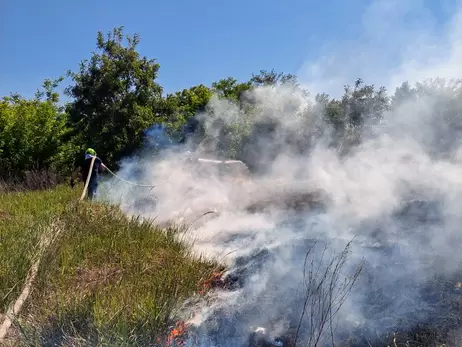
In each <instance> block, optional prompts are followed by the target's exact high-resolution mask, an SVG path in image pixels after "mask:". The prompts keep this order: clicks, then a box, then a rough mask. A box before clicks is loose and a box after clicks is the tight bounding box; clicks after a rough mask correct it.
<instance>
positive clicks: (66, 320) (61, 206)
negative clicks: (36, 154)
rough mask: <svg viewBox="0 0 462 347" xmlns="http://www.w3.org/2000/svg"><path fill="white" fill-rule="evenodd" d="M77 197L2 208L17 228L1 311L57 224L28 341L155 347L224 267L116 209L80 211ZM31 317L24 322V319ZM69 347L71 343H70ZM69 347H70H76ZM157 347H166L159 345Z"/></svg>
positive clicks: (64, 194) (49, 195) (1, 201)
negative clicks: (173, 319) (183, 308)
mask: <svg viewBox="0 0 462 347" xmlns="http://www.w3.org/2000/svg"><path fill="white" fill-rule="evenodd" d="M79 192H80V189H76V190H74V191H72V190H71V189H69V188H63V187H61V188H58V189H55V190H53V191H43V192H33V193H15V194H9V195H4V196H2V197H1V198H0V206H1V207H0V208H3V209H4V210H5V211H6V213H8V214H10V215H9V216H8V217H7V218H9V219H10V220H13V221H14V223H13V224H10V223H9V222H6V219H5V221H1V222H0V223H2V224H1V225H2V228H3V229H1V230H2V235H3V234H5V235H7V236H8V237H2V239H3V241H2V242H3V243H2V250H3V251H6V252H5V253H3V252H2V259H3V260H5V261H7V263H8V264H9V265H8V266H9V270H8V272H7V273H2V276H3V277H1V278H0V283H2V284H1V287H0V288H1V290H2V292H1V293H2V297H3V296H4V295H5V294H6V293H7V292H9V294H8V295H6V298H5V300H3V301H2V304H3V308H5V305H6V304H7V303H8V302H9V301H11V299H12V298H14V297H16V296H17V294H18V290H19V289H20V287H21V285H18V286H16V288H18V289H14V290H11V288H13V287H14V285H15V284H16V283H18V284H21V283H23V281H24V278H25V276H26V274H27V270H28V267H29V266H30V259H31V257H32V255H33V253H34V251H35V250H36V244H37V242H38V240H39V237H40V233H41V232H42V231H43V230H44V228H46V227H47V226H49V225H50V223H51V222H52V221H53V222H54V224H55V225H58V227H59V228H60V233H59V236H58V238H57V239H56V240H55V241H54V243H53V244H52V245H51V246H50V247H49V248H48V249H47V251H46V252H45V254H44V256H43V258H42V263H41V264H42V265H41V267H40V269H39V272H38V274H37V278H36V282H35V285H34V290H33V292H32V294H31V297H30V298H29V299H28V302H27V303H26V305H25V311H24V312H23V316H22V317H23V319H21V320H20V321H19V322H17V323H18V324H19V327H20V331H21V334H22V341H23V342H27V343H29V344H30V343H33V344H38V345H62V344H65V343H71V345H84V346H94V345H111V346H114V345H116V346H118V345H124V346H148V345H152V344H154V343H157V341H158V339H160V341H162V339H163V338H164V337H165V336H166V333H167V330H168V325H169V323H171V317H172V316H173V315H174V313H175V310H176V309H177V308H179V306H180V305H181V303H182V302H183V300H184V299H186V298H188V297H190V296H192V295H195V294H196V293H199V291H200V290H201V289H202V288H201V283H202V282H204V281H205V280H206V279H207V278H209V277H210V276H211V274H212V273H213V271H214V270H216V268H217V266H218V265H217V264H216V263H215V262H213V261H210V260H205V259H202V258H201V257H199V256H195V255H193V254H192V253H191V246H190V245H188V244H185V243H184V242H183V241H181V240H180V239H181V238H180V237H179V236H180V234H181V233H182V232H183V230H182V229H178V228H167V229H160V228H158V227H157V226H156V225H155V224H154V223H153V222H152V221H148V220H143V219H141V218H137V217H131V218H129V217H127V216H126V215H124V214H123V213H122V212H121V211H120V209H119V208H118V207H116V206H109V205H104V204H96V203H88V202H82V203H77V202H76V200H77V199H76V197H77V195H78V193H79ZM25 317H27V318H25ZM66 341H67V342H66ZM70 341H72V342H70ZM160 345H164V344H163V343H162V342H161V343H160Z"/></svg>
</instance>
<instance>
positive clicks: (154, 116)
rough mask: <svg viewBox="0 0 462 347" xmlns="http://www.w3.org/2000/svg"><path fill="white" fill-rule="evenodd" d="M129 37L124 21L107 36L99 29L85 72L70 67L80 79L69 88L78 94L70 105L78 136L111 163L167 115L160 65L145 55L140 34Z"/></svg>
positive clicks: (133, 147) (82, 67)
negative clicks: (163, 99) (93, 50)
mask: <svg viewBox="0 0 462 347" xmlns="http://www.w3.org/2000/svg"><path fill="white" fill-rule="evenodd" d="M125 39H126V40H125V41H126V44H124V43H125V42H124V34H123V27H120V28H116V29H113V30H112V32H109V33H108V34H107V37H106V38H105V37H104V36H103V33H102V32H98V35H97V52H95V53H93V55H92V57H91V59H90V60H89V61H88V60H85V61H82V62H81V64H80V70H79V72H77V73H73V72H69V76H70V77H71V78H72V80H73V82H74V84H73V85H72V86H70V87H68V88H67V89H66V93H67V95H69V96H71V97H72V98H73V99H74V100H73V101H72V102H71V103H70V104H68V108H67V112H68V114H69V125H70V127H72V129H73V133H72V135H73V136H74V140H75V141H76V143H79V144H80V145H81V147H83V146H92V147H94V148H95V149H96V150H97V151H98V153H99V154H100V155H102V157H103V158H104V160H105V162H107V163H109V165H114V164H116V163H117V161H118V160H119V159H121V158H122V157H124V156H127V155H130V154H131V153H133V151H135V150H136V149H138V148H140V147H141V146H142V144H143V140H144V136H145V130H146V129H147V128H149V127H150V126H151V125H152V124H154V123H161V122H163V121H165V119H164V115H163V114H161V110H162V87H161V86H160V85H159V84H158V83H156V81H155V80H156V78H157V75H158V71H159V67H160V65H159V64H158V63H156V62H155V60H149V59H147V58H146V57H142V58H141V57H140V54H139V53H138V52H137V50H136V49H137V45H138V44H139V42H140V37H139V36H138V34H135V35H133V36H126V37H125ZM82 149H83V148H82Z"/></svg>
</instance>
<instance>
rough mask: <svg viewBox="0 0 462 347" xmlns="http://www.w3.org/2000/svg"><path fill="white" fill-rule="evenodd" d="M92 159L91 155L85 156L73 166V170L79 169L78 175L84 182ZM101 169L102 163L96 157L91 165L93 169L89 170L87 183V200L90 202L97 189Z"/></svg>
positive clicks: (102, 167)
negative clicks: (79, 174) (89, 174)
mask: <svg viewBox="0 0 462 347" xmlns="http://www.w3.org/2000/svg"><path fill="white" fill-rule="evenodd" d="M92 158H93V156H92V155H88V154H86V155H85V157H84V158H82V159H81V160H79V161H78V162H77V163H76V165H75V168H74V170H77V169H78V168H80V173H81V175H82V179H83V181H84V182H85V181H86V180H87V177H88V172H89V170H90V164H91V160H92ZM103 169H104V164H103V162H102V161H101V159H100V158H98V157H96V159H95V162H94V163H93V169H92V170H91V176H90V182H88V198H89V199H90V200H91V199H93V197H94V196H95V193H96V190H97V189H98V179H99V174H100V173H101V172H102V171H103Z"/></svg>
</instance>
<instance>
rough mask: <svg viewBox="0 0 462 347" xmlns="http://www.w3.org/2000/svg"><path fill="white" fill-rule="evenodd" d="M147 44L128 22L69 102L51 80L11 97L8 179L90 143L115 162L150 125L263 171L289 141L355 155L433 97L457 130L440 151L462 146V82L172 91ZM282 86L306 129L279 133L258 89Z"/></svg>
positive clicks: (271, 75)
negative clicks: (223, 105)
mask: <svg viewBox="0 0 462 347" xmlns="http://www.w3.org/2000/svg"><path fill="white" fill-rule="evenodd" d="M139 41H140V37H139V35H138V34H134V35H132V36H130V35H125V33H124V31H123V28H115V29H114V30H113V31H112V32H109V33H107V34H104V33H102V32H99V33H98V34H97V40H96V48H97V50H96V52H95V53H93V54H92V55H91V57H90V58H89V59H87V60H83V61H82V62H81V64H80V67H79V69H78V70H77V72H68V76H70V77H71V79H72V83H71V85H69V86H67V88H66V89H65V90H66V94H67V95H68V96H69V97H70V101H69V102H67V103H66V104H65V105H64V106H63V105H62V103H60V99H59V95H58V93H56V92H55V89H56V87H57V86H58V85H59V84H60V83H62V78H58V79H57V80H46V81H45V82H44V85H43V88H42V90H40V91H38V92H37V94H36V97H35V98H33V99H30V100H26V99H24V98H22V97H21V96H20V95H17V94H12V95H10V96H5V97H3V98H2V101H1V103H0V119H1V122H0V168H1V176H2V177H3V178H8V177H11V176H18V175H19V176H21V175H24V173H25V172H26V171H28V170H35V169H52V170H54V171H57V172H58V173H61V174H66V173H67V172H68V170H69V167H70V166H71V165H72V163H73V162H74V160H75V159H76V157H77V156H78V155H81V153H82V151H83V150H84V148H85V147H88V146H91V147H95V148H97V150H98V154H99V155H101V157H102V158H103V160H104V161H105V162H106V163H107V164H108V165H109V166H114V167H116V166H117V164H118V163H119V162H120V160H121V159H122V158H124V157H129V156H130V155H132V154H134V153H136V151H137V150H138V149H140V148H142V147H143V146H144V145H145V144H146V137H147V134H148V130H149V129H150V128H151V127H153V126H158V125H162V126H163V127H164V128H165V129H166V131H167V134H168V136H169V138H170V139H171V141H172V142H173V143H175V142H176V143H184V142H188V143H189V144H190V145H193V146H194V147H195V149H196V150H198V151H202V152H203V153H204V155H205V154H207V155H210V156H214V157H219V158H228V159H240V160H243V161H244V162H245V163H246V164H247V165H249V167H250V168H251V169H252V170H255V171H259V170H264V169H265V168H264V166H265V164H264V163H265V162H268V160H269V159H270V158H266V157H265V156H271V155H272V154H271V153H272V152H273V154H274V153H276V152H277V148H278V147H281V146H282V145H284V146H285V145H290V146H291V147H292V148H293V149H296V151H297V152H299V153H308V152H309V151H310V149H311V148H313V146H316V144H318V143H320V142H326V141H327V142H328V145H329V146H330V147H331V148H332V149H333V150H335V151H337V152H338V153H339V154H342V153H343V154H345V153H348V152H349V151H351V150H352V149H353V148H354V147H355V146H357V145H358V144H360V143H361V140H362V139H363V138H365V137H368V136H372V135H373V134H374V131H375V129H377V127H386V126H387V122H388V120H387V112H388V113H390V112H389V111H390V110H393V109H396V108H397V107H400V106H401V105H402V104H403V103H412V102H413V101H416V100H421V99H426V100H432V102H434V103H435V106H437V107H436V108H437V109H438V110H440V117H434V118H433V122H434V124H433V126H434V127H435V129H436V130H437V131H440V132H441V134H442V133H443V132H444V130H445V129H448V128H451V129H453V130H455V132H453V133H452V134H453V136H452V137H451V138H444V139H441V138H439V136H437V135H435V138H433V139H428V141H427V142H428V146H430V147H431V146H434V147H433V148H434V152H435V155H443V153H446V154H448V153H450V151H451V149H452V148H454V146H456V145H457V141H458V140H457V133H458V131H460V129H461V126H462V124H461V121H460V120H459V119H460V117H459V114H460V112H461V110H462V96H461V93H460V82H459V81H447V80H443V79H438V76H435V79H433V80H424V81H421V82H419V83H417V84H416V85H410V84H409V83H408V82H406V81H403V84H402V86H401V87H399V88H397V89H396V90H395V91H387V90H386V89H385V88H384V87H381V86H374V85H369V84H368V83H367V81H363V80H362V79H360V78H358V79H357V80H354V81H351V85H346V86H344V93H343V95H342V96H341V97H340V98H334V97H331V96H329V95H328V94H326V93H319V94H312V93H313V92H312V91H310V90H306V89H304V87H303V86H302V85H301V84H300V83H299V82H298V80H297V77H296V76H294V75H292V74H285V73H281V72H276V71H274V70H271V71H266V70H262V71H260V72H258V73H256V74H254V75H252V76H249V80H248V81H237V80H236V79H234V78H233V77H224V78H223V79H221V80H219V81H217V82H214V83H213V84H212V85H211V86H205V85H198V86H192V87H191V88H189V89H184V90H182V91H178V92H176V93H171V94H168V95H166V96H163V95H162V86H161V85H159V84H158V83H157V82H156V78H157V74H158V71H159V69H161V62H157V61H155V60H153V59H150V58H148V57H141V56H140V55H139V53H138V52H137V45H138V44H139ZM280 85H283V86H285V87H286V88H285V90H286V93H288V94H293V95H295V94H297V95H301V96H302V97H298V96H297V97H296V98H295V97H294V98H293V101H294V103H293V104H291V105H290V107H292V108H293V110H294V111H296V113H297V118H298V120H297V124H298V125H297V127H296V128H294V129H290V130H288V129H285V130H284V134H281V133H279V132H278V129H280V125H281V123H284V122H286V123H287V121H288V120H286V119H282V118H281V117H280V116H281V115H282V114H283V113H287V109H286V110H280V113H279V114H278V111H275V109H274V108H271V110H270V108H269V107H268V108H267V109H266V110H265V109H264V108H265V107H264V106H263V107H262V106H261V104H256V102H255V100H254V99H255V94H252V93H250V91H252V90H255V89H256V88H257V89H258V90H259V93H264V90H265V88H273V87H275V86H280ZM223 99H225V100H226V101H227V102H229V103H230V104H234V105H237V107H236V108H235V109H234V110H235V113H238V114H225V113H221V114H217V110H216V108H214V107H213V105H214V104H215V103H216V101H217V100H223ZM301 100H302V101H301ZM301 102H303V103H304V105H300V103H301ZM210 110H213V111H212V112H210ZM300 120H301V122H300ZM262 137H265V139H268V140H269V143H271V146H272V147H274V151H271V150H268V148H265V150H264V153H263V152H262V150H263V149H262V148H261V145H262V140H261V139H262ZM280 141H283V142H284V144H282V143H279V142H280ZM265 143H268V142H267V141H265ZM211 144H213V146H211ZM265 146H266V145H265ZM263 154H264V155H263Z"/></svg>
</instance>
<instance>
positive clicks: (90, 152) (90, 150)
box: [85, 148, 96, 156]
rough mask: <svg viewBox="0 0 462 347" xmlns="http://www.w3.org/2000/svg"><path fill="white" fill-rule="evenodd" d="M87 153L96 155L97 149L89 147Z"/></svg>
mask: <svg viewBox="0 0 462 347" xmlns="http://www.w3.org/2000/svg"><path fill="white" fill-rule="evenodd" d="M85 154H90V155H94V156H96V151H95V150H94V149H93V148H87V150H86V151H85Z"/></svg>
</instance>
